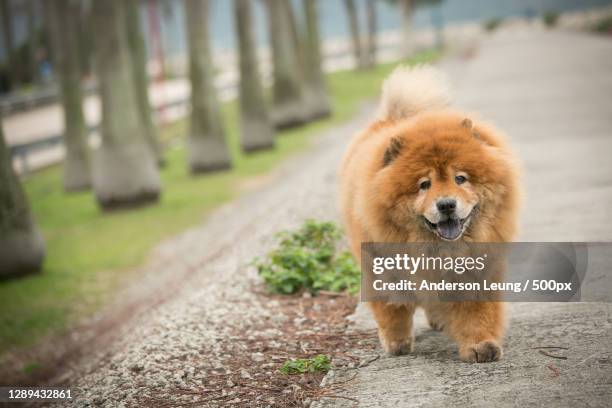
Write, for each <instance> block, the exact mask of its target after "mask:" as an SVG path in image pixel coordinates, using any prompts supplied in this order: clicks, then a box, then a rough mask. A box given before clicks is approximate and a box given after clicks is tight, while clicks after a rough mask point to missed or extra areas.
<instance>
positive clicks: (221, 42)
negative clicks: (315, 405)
mask: <svg viewBox="0 0 612 408" xmlns="http://www.w3.org/2000/svg"><path fill="white" fill-rule="evenodd" d="M45 1H46V0H45ZM130 1H132V0H130ZM133 1H136V0H133ZM252 1H253V4H254V6H255V7H254V9H255V19H256V24H255V28H256V33H257V41H258V43H259V44H260V45H265V44H267V42H268V41H267V32H266V24H267V23H266V18H265V13H264V10H263V5H262V2H261V1H259V0H252ZM291 1H292V2H293V3H294V8H295V9H296V10H298V11H300V12H301V6H302V0H291ZM356 1H357V3H358V6H359V7H358V9H359V11H360V12H361V15H360V18H361V24H362V27H365V15H364V10H365V5H364V2H365V0H356ZM18 4H19V1H15V2H14V5H15V7H14V8H13V18H14V21H13V30H14V37H15V38H14V41H15V45H17V46H19V45H21V44H23V43H24V42H25V41H26V38H27V25H26V17H25V12H24V9H23V7H21V8H20V7H17V5H18ZM144 4H145V3H143V7H142V10H141V21H142V27H143V29H144V30H146V29H147V27H148V21H147V13H146V8H145V6H144ZM159 4H161V5H162V7H160V15H161V16H163V23H162V36H163V42H164V48H165V53H166V55H169V56H172V55H181V54H184V53H185V50H186V49H187V47H186V42H185V24H184V14H183V1H182V0H164V1H160V2H159ZM377 4H378V27H379V30H381V31H386V30H396V29H398V28H399V27H400V13H399V12H398V10H397V8H396V7H395V6H393V5H391V4H390V3H389V2H388V1H387V0H379V1H378V2H377ZM611 4H612V0H445V1H443V2H442V4H441V5H440V6H439V7H440V11H441V15H442V16H443V20H444V22H445V23H456V22H462V21H482V20H486V19H490V18H494V17H510V16H530V17H539V16H541V15H542V13H544V12H547V11H561V12H562V11H570V10H582V9H589V8H592V7H601V6H606V5H611ZM232 7H233V1H231V0H212V10H211V12H212V16H211V17H212V18H211V26H212V28H211V38H212V41H213V46H214V48H215V49H217V50H232V49H233V48H234V27H233V10H232ZM35 14H36V16H35V17H36V24H37V26H41V25H42V23H43V22H42V16H43V10H42V5H41V4H39V7H38V10H36V13H35ZM319 14H320V19H321V33H322V36H323V38H324V39H333V38H338V37H346V36H347V35H348V26H347V17H346V12H345V10H344V2H343V1H342V0H319ZM430 24H431V18H430V9H428V8H427V7H424V8H419V9H417V11H416V13H415V16H414V25H415V27H417V28H418V27H426V26H428V25H430ZM0 35H1V33H0ZM145 37H146V36H145ZM4 59H5V50H4V47H3V42H0V61H3V60H4Z"/></svg>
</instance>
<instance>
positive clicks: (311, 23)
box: [303, 0, 331, 118]
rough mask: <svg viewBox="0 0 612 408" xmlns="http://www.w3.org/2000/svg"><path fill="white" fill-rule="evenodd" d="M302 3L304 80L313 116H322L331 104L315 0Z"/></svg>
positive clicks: (328, 113) (328, 110) (306, 0)
mask: <svg viewBox="0 0 612 408" xmlns="http://www.w3.org/2000/svg"><path fill="white" fill-rule="evenodd" d="M303 5H304V16H305V19H306V56H307V58H306V64H305V65H306V80H307V82H308V90H309V93H310V98H311V104H312V105H313V107H314V108H315V111H314V112H313V113H314V116H315V117H316V118H322V117H327V116H329V115H330V114H331V106H330V102H329V96H328V94H327V86H326V84H325V74H324V73H323V61H322V57H321V38H320V35H319V21H318V20H319V19H318V12H317V0H303Z"/></svg>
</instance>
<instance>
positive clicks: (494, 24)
mask: <svg viewBox="0 0 612 408" xmlns="http://www.w3.org/2000/svg"><path fill="white" fill-rule="evenodd" d="M503 21H504V20H503V19H501V18H499V17H494V18H490V19H488V20H486V21H485V22H484V23H483V24H482V26H483V27H484V29H485V30H487V31H488V32H493V31H495V30H496V29H498V28H499V26H500V25H501V23H502V22H503Z"/></svg>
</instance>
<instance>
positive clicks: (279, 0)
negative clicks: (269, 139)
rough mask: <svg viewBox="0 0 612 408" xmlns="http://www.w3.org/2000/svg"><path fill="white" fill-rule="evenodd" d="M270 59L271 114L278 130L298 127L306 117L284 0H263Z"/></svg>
mask: <svg viewBox="0 0 612 408" xmlns="http://www.w3.org/2000/svg"><path fill="white" fill-rule="evenodd" d="M265 4H266V10H267V14H268V26H269V33H270V43H271V45H272V61H273V65H274V72H273V79H274V86H273V89H272V94H273V108H274V110H273V116H274V124H275V126H276V128H278V129H284V128H289V127H293V126H299V125H301V124H303V123H305V122H306V121H308V120H309V119H310V116H311V115H310V114H309V112H308V109H307V106H306V104H305V96H304V89H303V78H302V72H301V69H300V55H299V51H298V49H297V45H298V44H296V42H297V41H298V39H297V35H296V34H295V33H296V31H295V28H294V26H292V24H291V21H290V20H291V19H290V18H289V15H288V10H289V11H290V9H289V8H288V7H289V5H288V4H287V0H266V2H265Z"/></svg>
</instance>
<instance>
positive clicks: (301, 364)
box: [280, 354, 331, 374]
mask: <svg viewBox="0 0 612 408" xmlns="http://www.w3.org/2000/svg"><path fill="white" fill-rule="evenodd" d="M330 369H331V360H330V359H329V357H328V356H326V355H325V354H319V355H317V356H315V357H313V358H296V359H295V360H293V359H292V360H287V361H285V363H284V364H283V365H282V367H281V368H280V371H281V373H283V374H306V373H316V372H322V373H326V372H327V371H329V370H330Z"/></svg>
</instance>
